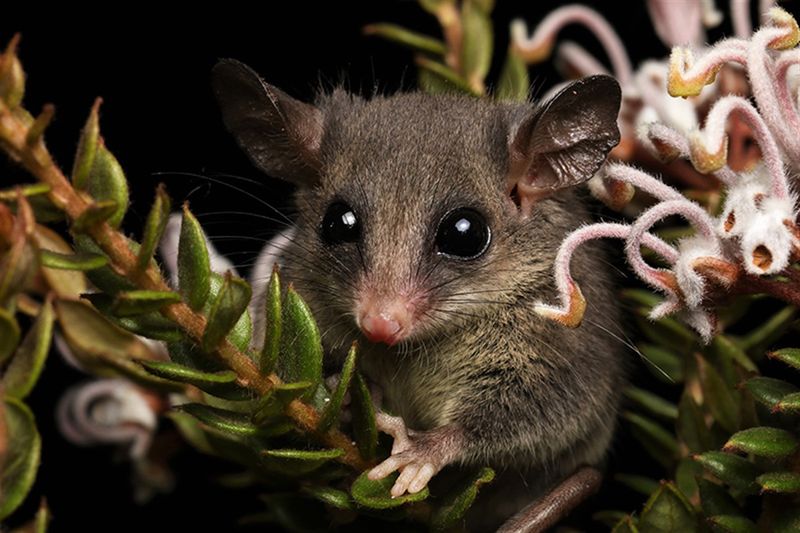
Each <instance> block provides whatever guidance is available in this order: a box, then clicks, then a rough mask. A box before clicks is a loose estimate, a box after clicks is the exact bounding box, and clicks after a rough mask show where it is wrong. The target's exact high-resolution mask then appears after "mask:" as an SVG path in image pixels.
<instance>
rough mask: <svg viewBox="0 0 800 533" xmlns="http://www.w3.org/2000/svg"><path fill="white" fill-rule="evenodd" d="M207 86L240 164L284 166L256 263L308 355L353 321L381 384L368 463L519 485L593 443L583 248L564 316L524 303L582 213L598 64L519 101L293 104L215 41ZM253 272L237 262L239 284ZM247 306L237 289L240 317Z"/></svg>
mask: <svg viewBox="0 0 800 533" xmlns="http://www.w3.org/2000/svg"><path fill="white" fill-rule="evenodd" d="M213 89H214V92H215V94H216V96H217V98H218V100H219V103H220V105H221V109H222V116H223V121H224V123H225V125H226V127H227V128H228V129H229V130H230V131H231V132H232V133H233V135H234V136H235V138H236V140H237V141H238V143H239V145H240V146H241V148H242V149H243V150H244V151H245V152H246V154H247V155H248V156H249V158H250V160H251V161H252V162H253V163H254V164H255V166H256V167H258V168H259V169H260V170H261V171H263V172H264V173H265V174H267V175H269V176H273V177H277V178H280V179H283V180H288V181H290V182H292V183H294V184H295V185H297V189H296V193H295V205H296V210H297V214H296V221H295V224H294V227H292V228H291V229H290V230H288V231H286V232H284V233H283V234H281V235H279V236H278V237H277V238H276V239H275V241H274V242H273V243H272V245H271V246H268V247H267V248H266V249H265V250H264V251H263V252H262V254H261V257H260V258H259V264H258V265H257V266H256V270H258V269H261V271H262V273H268V271H269V267H270V266H271V264H272V263H273V262H274V261H275V260H276V259H275V256H276V255H278V256H279V257H278V259H277V261H278V262H279V263H280V265H281V268H282V273H283V276H284V278H286V279H288V280H289V281H291V282H292V283H293V284H294V286H295V287H296V289H297V290H298V292H299V293H300V294H301V295H302V296H303V297H304V298H305V299H306V301H307V302H308V304H309V306H310V308H311V309H312V311H313V313H314V316H315V317H316V319H317V321H318V323H319V327H320V330H321V331H322V332H324V333H325V334H324V339H323V340H324V342H325V345H326V351H327V355H326V357H329V358H330V361H331V362H336V361H341V358H342V357H343V355H344V353H345V351H346V349H347V347H349V345H350V343H351V342H352V340H353V339H358V340H359V342H360V347H361V348H360V362H359V364H360V366H361V370H362V371H363V372H364V373H365V375H366V376H367V377H368V379H370V380H371V381H372V382H374V383H375V384H377V385H378V386H379V387H380V389H382V391H383V396H384V404H383V409H385V411H386V412H382V413H380V414H379V416H378V422H379V426H380V429H381V430H382V431H385V432H387V433H390V434H391V435H392V436H393V437H394V447H393V449H392V454H391V456H390V457H389V458H388V459H386V460H385V461H383V462H382V463H380V464H379V465H378V466H376V467H375V468H374V469H372V470H371V472H370V474H369V476H370V477H371V478H373V479H378V478H383V477H385V476H388V475H389V474H391V473H392V472H395V471H400V475H399V477H398V478H397V480H396V482H395V484H394V486H393V488H392V494H394V495H401V494H403V493H405V492H407V491H408V492H417V491H420V490H422V489H423V488H424V487H425V486H426V485H427V484H428V483H429V481H431V479H432V478H433V477H434V476H435V475H436V474H437V473H438V472H439V471H440V470H442V469H443V468H444V467H445V466H447V465H451V464H453V465H462V466H481V465H488V466H492V467H494V468H495V469H498V470H499V472H500V476H499V479H500V480H501V481H500V484H501V485H502V483H503V482H502V480H503V479H504V477H503V473H506V474H507V475H506V478H507V479H510V480H513V479H516V480H519V479H525V480H526V481H525V482H524V483H522V485H524V487H525V488H526V489H527V492H526V493H525V498H527V500H526V501H527V502H529V501H530V497H531V496H533V497H534V498H535V497H540V496H542V495H543V494H546V493H547V491H548V490H550V489H551V488H552V486H553V484H557V483H558V482H561V481H563V480H564V479H566V478H568V477H569V476H570V475H571V474H573V473H574V472H576V470H578V469H579V467H581V466H582V465H597V464H598V463H600V462H601V461H602V459H603V457H604V455H605V453H606V450H607V448H608V447H609V442H610V439H611V435H612V431H613V428H614V425H615V418H616V407H617V404H618V400H619V395H620V390H621V388H622V383H623V364H622V356H621V355H622V354H621V353H620V347H619V346H620V343H619V342H617V341H616V340H615V338H614V337H615V335H614V333H613V332H614V331H618V330H619V310H618V304H617V301H616V300H617V299H616V296H615V293H614V292H613V289H614V287H613V283H612V277H611V276H610V273H609V266H608V262H607V258H605V257H604V254H603V250H602V249H600V248H597V247H591V246H587V247H586V250H583V251H582V253H579V254H578V255H577V256H576V257H575V259H574V260H573V272H574V273H575V275H576V277H580V278H581V279H583V280H586V281H585V282H584V283H583V284H582V287H585V291H584V292H585V293H586V300H587V301H588V302H590V304H589V307H588V309H587V310H586V314H585V318H584V325H583V326H581V327H579V328H575V329H570V328H565V327H563V326H561V325H558V324H556V323H554V322H552V321H549V320H547V319H544V318H542V317H540V316H537V315H536V314H534V313H533V305H534V303H535V302H536V301H548V300H552V299H555V298H556V297H557V295H556V292H555V287H554V282H553V276H552V269H553V262H554V259H555V255H556V252H557V250H558V248H559V245H560V243H561V241H562V240H563V239H564V237H565V236H566V235H567V234H568V233H569V232H570V231H571V230H573V229H575V228H576V227H578V226H579V225H581V224H582V223H586V222H588V221H589V220H590V216H589V210H588V208H587V203H586V201H585V200H584V196H583V195H582V193H581V192H580V191H578V190H576V187H575V186H576V185H578V184H581V183H583V182H585V181H587V180H588V179H590V178H591V177H592V175H593V174H594V173H595V172H596V171H597V170H598V169H599V167H600V166H601V165H602V163H603V162H604V161H605V158H606V156H607V155H608V152H609V150H611V149H612V148H613V147H614V146H615V145H616V144H617V143H618V141H619V130H618V128H617V113H618V111H619V105H620V89H619V86H618V84H617V82H616V81H615V80H614V79H613V78H611V77H608V76H592V77H588V78H584V79H582V80H579V81H576V82H573V83H571V84H569V85H568V86H566V87H565V88H564V89H562V90H561V91H560V92H558V93H557V94H556V95H555V96H553V97H552V98H550V99H548V100H547V101H546V102H544V103H539V104H536V103H532V102H497V101H494V100H491V99H488V98H473V97H468V96H461V95H455V94H437V95H429V94H424V93H421V92H408V93H400V94H395V95H391V96H382V95H375V96H372V97H371V98H362V97H359V96H355V95H353V94H350V93H348V92H347V91H344V90H342V89H336V90H333V91H332V92H327V93H324V94H321V95H320V96H319V97H318V98H317V100H316V102H315V103H314V104H308V103H303V102H300V101H298V100H296V99H294V98H292V97H290V96H288V95H287V94H285V93H284V92H282V91H281V90H279V89H277V88H275V87H273V86H271V85H269V84H267V83H266V82H264V81H263V80H262V79H261V78H260V77H259V75H258V74H257V73H256V72H254V71H253V70H252V69H251V68H249V67H248V66H246V65H244V64H243V63H240V62H238V61H235V60H232V59H223V60H221V61H220V62H219V63H218V64H217V65H216V66H215V67H214V69H213ZM267 277H268V276H266V275H262V276H261V277H260V278H259V277H258V276H254V279H256V280H259V279H260V280H261V281H260V282H259V281H256V283H255V287H254V288H255V291H254V293H255V298H254V301H256V300H259V296H260V295H263V292H264V284H265V280H266V278H267ZM262 308H263V306H262V305H255V306H253V308H252V311H253V312H254V314H255V315H256V324H257V325H258V324H259V323H260V324H263V316H261V317H259V316H258V315H263V311H261V309H262ZM262 329H263V328H262ZM262 335H263V333H262ZM332 366H333V365H332ZM388 413H392V415H389V414H388ZM448 470H449V469H448ZM563 485H564V484H563V483H562V487H563ZM568 489H569V487H568ZM572 489H574V487H572ZM567 492H569V490H568V491H567ZM573 492H574V490H573ZM552 498H555V500H557V501H561V500H563V499H564V498H565V497H560V496H558V494H556V496H554V497H553V496H552V493H551V499H552ZM559 498H560V499H559ZM512 500H514V498H510V497H508V495H507V494H506V495H503V496H502V497H500V496H498V498H497V502H498V503H497V505H496V506H495V507H494V509H495V510H496V511H497V512H498V513H499V514H501V515H505V516H508V515H510V514H513V513H514V512H517V511H519V508H520V507H522V506H521V505H519V504H516V503H513V502H512ZM503 506H505V507H503ZM506 507H507V508H506ZM495 527H496V525H495Z"/></svg>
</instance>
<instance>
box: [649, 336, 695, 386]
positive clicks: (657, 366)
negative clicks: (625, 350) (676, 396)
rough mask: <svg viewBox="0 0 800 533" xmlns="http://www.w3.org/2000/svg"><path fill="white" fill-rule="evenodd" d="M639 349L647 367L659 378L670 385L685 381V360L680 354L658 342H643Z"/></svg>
mask: <svg viewBox="0 0 800 533" xmlns="http://www.w3.org/2000/svg"><path fill="white" fill-rule="evenodd" d="M638 349H639V353H641V354H642V358H643V359H644V362H645V365H646V366H647V369H648V370H649V371H650V372H651V373H652V374H653V375H654V376H655V377H656V378H657V379H658V380H660V381H662V382H664V383H667V384H669V385H674V384H676V383H683V379H684V375H683V360H682V358H681V357H680V356H679V355H678V354H676V353H674V352H672V351H670V350H668V349H666V348H664V347H663V346H658V345H656V344H642V345H640V346H639V348H638Z"/></svg>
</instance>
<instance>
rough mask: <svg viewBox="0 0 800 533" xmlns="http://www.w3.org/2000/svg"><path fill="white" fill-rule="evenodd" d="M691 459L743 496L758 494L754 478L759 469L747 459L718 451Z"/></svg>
mask: <svg viewBox="0 0 800 533" xmlns="http://www.w3.org/2000/svg"><path fill="white" fill-rule="evenodd" d="M692 459H694V460H695V461H697V462H698V463H700V464H701V465H702V466H703V468H705V469H706V470H707V471H709V472H710V473H712V474H714V476H716V477H717V478H718V479H719V480H720V481H722V482H723V483H725V484H726V485H729V486H731V487H733V488H735V489H737V490H739V491H741V492H743V493H745V494H755V493H756V492H758V486H757V485H756V476H758V474H759V469H758V467H757V466H756V465H754V464H753V463H751V462H750V461H748V460H747V459H744V458H743V457H739V456H738V455H733V454H730V453H725V452H718V451H710V452H705V453H702V454H700V455H694V456H692Z"/></svg>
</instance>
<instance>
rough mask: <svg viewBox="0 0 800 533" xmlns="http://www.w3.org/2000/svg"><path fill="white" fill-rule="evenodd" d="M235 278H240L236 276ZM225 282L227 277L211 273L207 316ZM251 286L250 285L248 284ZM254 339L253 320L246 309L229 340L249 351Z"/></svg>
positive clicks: (229, 334)
mask: <svg viewBox="0 0 800 533" xmlns="http://www.w3.org/2000/svg"><path fill="white" fill-rule="evenodd" d="M234 279H239V278H236V277H234ZM224 284H225V277H224V276H220V275H219V274H217V273H216V272H212V273H211V287H210V289H209V294H208V296H209V298H208V301H206V304H205V305H204V306H203V313H204V314H205V315H206V316H209V315H210V314H211V308H212V307H213V306H214V302H215V301H216V299H217V297H218V296H219V293H220V291H221V290H222V286H223V285H224ZM248 286H249V285H248ZM252 340H253V321H252V319H251V318H250V311H248V310H246V309H245V311H244V312H243V313H242V315H241V316H240V317H239V320H238V321H237V322H236V324H234V325H233V328H232V329H231V331H230V333H228V341H230V342H231V344H233V345H234V346H236V347H237V348H238V349H239V350H240V351H242V352H247V353H249V352H248V350H249V348H250V344H251V341H252Z"/></svg>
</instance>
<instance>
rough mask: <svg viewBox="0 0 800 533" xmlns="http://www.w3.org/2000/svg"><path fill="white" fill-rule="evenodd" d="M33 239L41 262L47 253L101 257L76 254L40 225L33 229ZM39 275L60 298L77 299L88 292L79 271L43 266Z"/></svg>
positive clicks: (60, 239)
mask: <svg viewBox="0 0 800 533" xmlns="http://www.w3.org/2000/svg"><path fill="white" fill-rule="evenodd" d="M33 238H34V240H35V241H36V244H37V245H38V246H39V250H40V252H41V254H40V257H42V259H43V260H44V259H45V257H44V256H45V255H47V254H48V253H57V254H60V255H63V256H75V257H87V256H96V255H100V256H102V255H103V254H95V253H88V254H87V253H82V252H79V253H77V254H76V253H75V251H74V250H73V249H72V247H71V246H70V245H69V244H67V242H66V241H65V240H64V239H62V238H61V236H60V235H59V234H58V233H56V232H55V231H53V230H51V229H50V228H46V227H44V226H41V225H37V226H36V228H35V229H34V233H33ZM105 268H108V267H105ZM41 274H42V278H44V281H45V282H46V283H47V285H48V287H49V288H50V290H52V291H53V292H55V293H56V294H57V295H58V296H59V297H61V298H72V299H77V298H79V297H80V295H81V294H83V293H85V292H86V291H87V290H88V283H87V280H86V276H85V275H84V274H83V272H81V271H75V270H61V269H55V268H48V267H47V266H46V265H43V266H42V269H41Z"/></svg>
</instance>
